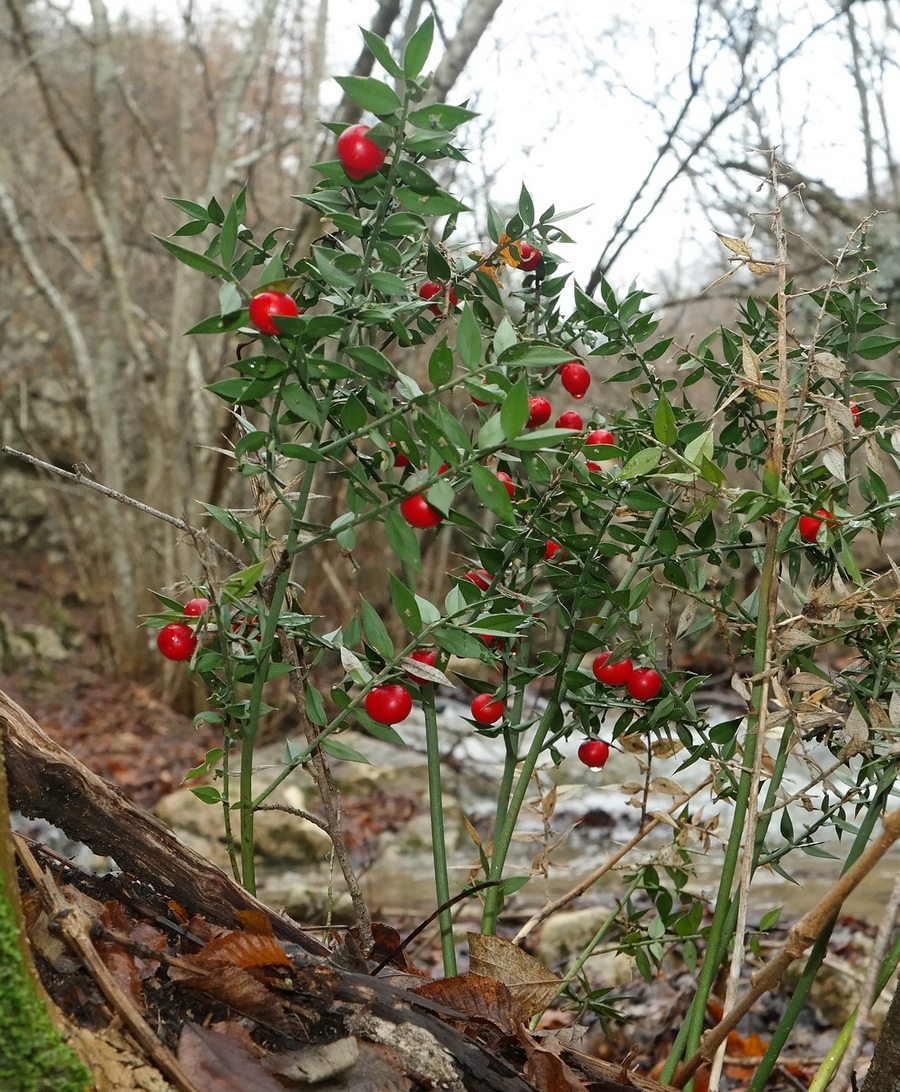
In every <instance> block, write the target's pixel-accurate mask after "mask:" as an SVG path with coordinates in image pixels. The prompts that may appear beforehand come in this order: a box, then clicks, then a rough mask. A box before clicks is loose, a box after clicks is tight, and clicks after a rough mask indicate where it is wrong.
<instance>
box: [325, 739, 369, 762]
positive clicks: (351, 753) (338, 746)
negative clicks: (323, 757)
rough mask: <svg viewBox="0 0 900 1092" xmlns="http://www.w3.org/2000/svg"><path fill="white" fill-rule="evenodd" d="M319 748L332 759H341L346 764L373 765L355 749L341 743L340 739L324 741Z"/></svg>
mask: <svg viewBox="0 0 900 1092" xmlns="http://www.w3.org/2000/svg"><path fill="white" fill-rule="evenodd" d="M319 746H320V747H321V748H322V750H323V751H324V752H325V754H327V755H330V756H331V757H332V758H337V759H341V760H342V761H344V762H364V763H365V764H366V765H367V766H371V765H372V763H371V762H370V761H369V760H368V759H367V758H366V756H365V755H364V754H361V753H360V752H359V751H357V750H356V748H355V747H351V746H350V745H349V744H347V743H341V741H340V740H339V739H335V738H334V737H333V736H328V737H327V738H326V739H323V740H322V742H321V743H320V744H319Z"/></svg>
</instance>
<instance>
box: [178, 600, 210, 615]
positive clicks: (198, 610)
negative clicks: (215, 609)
mask: <svg viewBox="0 0 900 1092" xmlns="http://www.w3.org/2000/svg"><path fill="white" fill-rule="evenodd" d="M209 606H210V603H209V600H208V599H204V598H203V596H202V595H201V596H199V597H198V598H196V599H189V600H188V601H187V602H186V603H185V604H184V606H183V607H182V609H181V613H182V614H186V615H187V616H188V618H199V617H200V615H201V614H203V612H204V611H207V610H209Z"/></svg>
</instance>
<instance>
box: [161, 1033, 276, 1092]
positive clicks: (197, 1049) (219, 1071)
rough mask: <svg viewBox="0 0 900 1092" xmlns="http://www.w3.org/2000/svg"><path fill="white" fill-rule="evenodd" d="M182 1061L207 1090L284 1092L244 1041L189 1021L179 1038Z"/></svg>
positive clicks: (179, 1052)
mask: <svg viewBox="0 0 900 1092" xmlns="http://www.w3.org/2000/svg"><path fill="white" fill-rule="evenodd" d="M178 1061H179V1063H180V1064H181V1066H182V1068H183V1069H184V1070H185V1071H186V1072H187V1074H188V1075H189V1076H190V1077H191V1079H192V1080H193V1081H194V1083H195V1084H196V1085H197V1086H198V1087H199V1088H202V1089H203V1092H246V1089H248V1088H252V1089H253V1092H284V1085H283V1084H281V1082H280V1081H278V1080H276V1079H275V1078H274V1077H272V1076H270V1075H269V1074H268V1073H267V1072H266V1071H265V1070H264V1069H263V1067H262V1066H261V1065H260V1064H259V1061H258V1060H257V1059H256V1057H254V1055H253V1054H251V1052H250V1051H249V1050H248V1049H247V1048H246V1047H245V1046H244V1045H243V1044H242V1043H239V1042H237V1041H236V1040H235V1039H233V1038H232V1037H231V1036H230V1035H220V1034H218V1033H217V1032H215V1031H207V1030H206V1028H201V1027H199V1026H198V1025H197V1024H192V1023H190V1022H188V1021H186V1022H185V1023H184V1025H183V1026H182V1029H181V1036H180V1038H179V1040H178Z"/></svg>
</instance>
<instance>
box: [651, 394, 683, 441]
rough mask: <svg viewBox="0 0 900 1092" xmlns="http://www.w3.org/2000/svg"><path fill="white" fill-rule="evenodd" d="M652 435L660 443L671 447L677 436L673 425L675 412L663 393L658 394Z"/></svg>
mask: <svg viewBox="0 0 900 1092" xmlns="http://www.w3.org/2000/svg"><path fill="white" fill-rule="evenodd" d="M653 435H654V436H655V437H656V438H657V440H659V442H660V443H661V444H665V445H666V446H667V447H671V446H672V444H674V443H675V441H676V439H677V438H678V430H677V429H676V427H675V413H674V412H673V410H672V407H671V406H670V405H669V401H668V399H667V398H666V396H665V395H664V394H662V395H660V398H659V402H658V403H657V406H656V413H655V414H654V416H653Z"/></svg>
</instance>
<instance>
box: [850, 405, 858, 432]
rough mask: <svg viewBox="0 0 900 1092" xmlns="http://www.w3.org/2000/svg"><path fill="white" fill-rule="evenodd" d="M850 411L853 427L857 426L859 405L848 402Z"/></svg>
mask: <svg viewBox="0 0 900 1092" xmlns="http://www.w3.org/2000/svg"><path fill="white" fill-rule="evenodd" d="M850 412H851V413H852V414H853V427H854V428H859V406H858V405H857V404H856V403H855V402H851V403H850Z"/></svg>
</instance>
